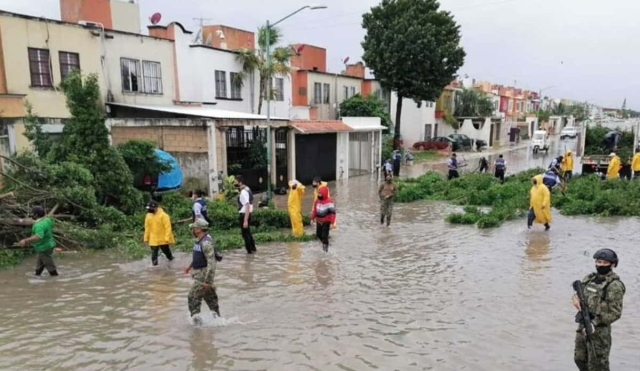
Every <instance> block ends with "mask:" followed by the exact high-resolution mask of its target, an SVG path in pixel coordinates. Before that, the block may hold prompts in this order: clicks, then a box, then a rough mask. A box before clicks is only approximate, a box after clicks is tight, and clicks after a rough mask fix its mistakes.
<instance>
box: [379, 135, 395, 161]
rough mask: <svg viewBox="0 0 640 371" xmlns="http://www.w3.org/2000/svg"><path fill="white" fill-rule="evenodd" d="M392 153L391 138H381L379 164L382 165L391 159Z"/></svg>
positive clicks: (390, 136)
mask: <svg viewBox="0 0 640 371" xmlns="http://www.w3.org/2000/svg"><path fill="white" fill-rule="evenodd" d="M392 153H393V136H392V135H385V136H384V137H383V138H382V152H381V156H382V158H381V159H380V163H384V162H385V161H386V160H388V159H390V158H391V154H392Z"/></svg>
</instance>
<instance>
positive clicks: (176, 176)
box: [156, 149, 182, 190]
mask: <svg viewBox="0 0 640 371" xmlns="http://www.w3.org/2000/svg"><path fill="white" fill-rule="evenodd" d="M156 156H158V158H159V159H160V160H163V161H166V162H168V163H169V165H171V170H169V171H168V172H166V173H162V174H160V175H159V176H158V189H159V190H163V189H175V188H180V186H182V169H180V164H179V163H178V161H177V160H176V158H175V157H173V156H171V155H170V154H169V153H167V152H165V151H162V150H159V149H156Z"/></svg>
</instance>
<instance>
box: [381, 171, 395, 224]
mask: <svg viewBox="0 0 640 371" xmlns="http://www.w3.org/2000/svg"><path fill="white" fill-rule="evenodd" d="M396 191H397V187H396V185H395V184H393V183H387V182H384V183H382V184H380V188H379V189H378V196H379V197H380V223H381V224H382V223H384V219H385V217H386V218H387V226H388V225H389V224H391V214H392V213H393V198H394V197H395V196H396ZM388 196H391V197H388Z"/></svg>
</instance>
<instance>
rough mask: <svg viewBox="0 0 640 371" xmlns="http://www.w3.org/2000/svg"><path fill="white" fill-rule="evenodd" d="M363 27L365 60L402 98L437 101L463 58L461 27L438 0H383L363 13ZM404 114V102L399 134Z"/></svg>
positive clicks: (397, 129) (398, 133)
mask: <svg viewBox="0 0 640 371" xmlns="http://www.w3.org/2000/svg"><path fill="white" fill-rule="evenodd" d="M362 27H363V28H364V29H365V30H366V35H365V38H364V41H363V42H362V47H363V49H364V54H363V56H362V59H363V60H364V61H365V63H366V64H367V66H368V67H369V68H371V69H372V70H373V71H374V73H375V76H376V79H378V80H379V81H380V83H381V84H382V86H383V87H384V88H385V89H387V90H392V91H395V92H397V94H398V101H399V102H402V100H403V98H409V99H413V100H414V101H417V102H420V101H423V100H425V101H435V100H437V98H438V97H439V96H440V93H441V92H442V89H443V88H444V87H445V86H446V85H447V84H448V83H450V82H451V81H452V80H454V78H455V76H456V73H457V71H458V69H459V68H460V67H461V66H462V65H463V63H464V58H465V52H464V50H463V49H462V47H461V46H460V38H461V36H460V26H458V25H457V24H456V22H455V21H454V19H453V16H452V15H451V14H450V13H449V12H447V11H443V10H440V4H439V3H438V1H436V0H383V1H382V2H381V3H380V4H379V5H377V6H374V7H373V8H371V10H370V11H369V12H368V13H366V14H364V15H363V17H362ZM400 104H401V103H400ZM401 113H402V106H401V105H399V106H398V111H397V115H396V123H395V124H396V127H395V130H394V133H395V135H396V137H398V136H399V135H400V117H401Z"/></svg>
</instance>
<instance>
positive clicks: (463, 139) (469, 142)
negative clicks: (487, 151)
mask: <svg viewBox="0 0 640 371" xmlns="http://www.w3.org/2000/svg"><path fill="white" fill-rule="evenodd" d="M448 138H450V139H451V140H453V141H455V142H456V143H457V144H458V148H463V149H464V148H473V145H474V144H475V145H476V149H477V150H478V151H480V149H481V148H482V147H486V146H487V142H486V141H484V140H482V139H475V140H474V139H471V138H469V137H468V136H467V135H465V134H450V135H449V136H448Z"/></svg>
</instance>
